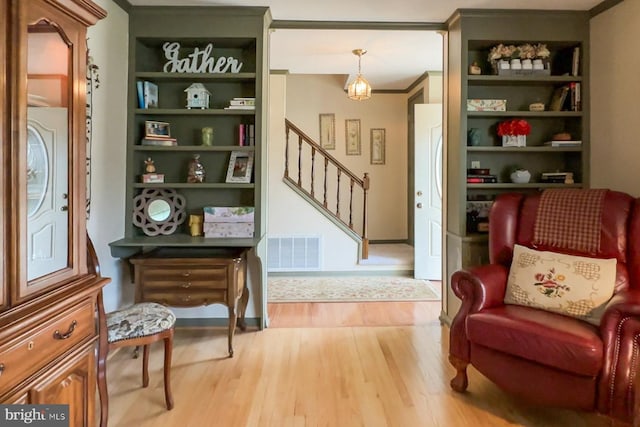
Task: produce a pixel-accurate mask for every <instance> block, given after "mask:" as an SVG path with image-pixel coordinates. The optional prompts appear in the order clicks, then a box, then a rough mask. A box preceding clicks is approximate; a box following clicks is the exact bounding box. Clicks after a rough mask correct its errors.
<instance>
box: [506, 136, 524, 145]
mask: <svg viewBox="0 0 640 427" xmlns="http://www.w3.org/2000/svg"><path fill="white" fill-rule="evenodd" d="M502 146H503V147H526V146H527V135H503V136H502Z"/></svg>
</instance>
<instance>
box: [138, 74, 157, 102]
mask: <svg viewBox="0 0 640 427" xmlns="http://www.w3.org/2000/svg"><path fill="white" fill-rule="evenodd" d="M136 89H137V91H138V108H158V85H157V84H155V83H152V82H149V81H146V80H139V81H137V82H136Z"/></svg>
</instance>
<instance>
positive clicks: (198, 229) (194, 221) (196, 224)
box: [189, 214, 204, 237]
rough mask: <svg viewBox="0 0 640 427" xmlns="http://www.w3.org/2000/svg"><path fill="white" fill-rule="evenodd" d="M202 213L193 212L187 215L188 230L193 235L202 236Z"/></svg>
mask: <svg viewBox="0 0 640 427" xmlns="http://www.w3.org/2000/svg"><path fill="white" fill-rule="evenodd" d="M203 217H204V216H203V215H198V214H193V215H189V231H190V233H191V235H192V236H193V237H196V236H202V234H203V226H202V220H203Z"/></svg>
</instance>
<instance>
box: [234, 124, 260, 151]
mask: <svg viewBox="0 0 640 427" xmlns="http://www.w3.org/2000/svg"><path fill="white" fill-rule="evenodd" d="M255 144H256V138H255V125H253V124H245V123H241V124H239V125H238V145H239V146H240V147H248V146H252V145H255Z"/></svg>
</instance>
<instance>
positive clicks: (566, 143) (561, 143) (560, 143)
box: [544, 139, 582, 147]
mask: <svg viewBox="0 0 640 427" xmlns="http://www.w3.org/2000/svg"><path fill="white" fill-rule="evenodd" d="M544 145H546V146H548V147H579V146H581V145H582V141H576V140H573V139H572V140H555V139H554V140H551V141H547V142H545V143H544Z"/></svg>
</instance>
